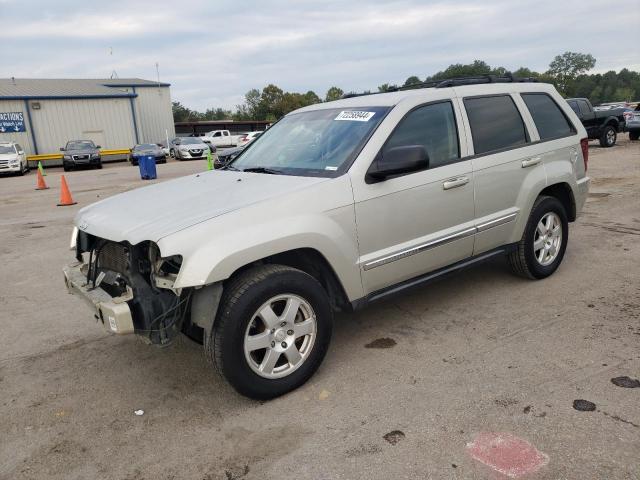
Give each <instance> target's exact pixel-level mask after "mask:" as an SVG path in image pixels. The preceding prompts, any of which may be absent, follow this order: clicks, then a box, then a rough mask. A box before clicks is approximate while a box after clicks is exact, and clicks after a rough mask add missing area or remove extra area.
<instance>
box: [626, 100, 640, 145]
mask: <svg viewBox="0 0 640 480" xmlns="http://www.w3.org/2000/svg"><path fill="white" fill-rule="evenodd" d="M625 117H626V119H627V121H626V128H627V132H629V140H638V137H640V104H638V105H636V107H635V109H633V110H632V111H630V112H627V113H626V114H625Z"/></svg>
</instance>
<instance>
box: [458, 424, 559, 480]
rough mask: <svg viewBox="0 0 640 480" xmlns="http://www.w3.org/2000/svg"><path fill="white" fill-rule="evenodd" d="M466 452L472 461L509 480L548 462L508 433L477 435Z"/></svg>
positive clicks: (531, 446)
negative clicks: (505, 476) (482, 464)
mask: <svg viewBox="0 0 640 480" xmlns="http://www.w3.org/2000/svg"><path fill="white" fill-rule="evenodd" d="M467 450H468V452H469V455H471V457H473V458H474V459H476V460H478V461H479V462H481V463H484V464H485V465H487V466H489V467H491V468H493V469H494V470H496V471H497V472H500V473H502V474H504V475H507V476H508V477H511V478H516V477H519V476H521V475H526V474H528V473H532V472H535V471H536V470H538V469H539V468H540V467H542V466H543V465H546V464H547V463H548V462H549V457H548V456H547V455H546V454H545V453H543V452H541V451H539V450H538V449H537V448H536V447H534V446H533V445H531V444H530V443H529V442H527V441H526V440H523V439H521V438H518V437H516V436H515V435H512V434H510V433H493V432H485V433H479V434H478V435H477V436H476V438H475V439H474V440H473V442H471V443H468V444H467Z"/></svg>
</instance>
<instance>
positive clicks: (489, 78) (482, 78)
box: [342, 72, 538, 98]
mask: <svg viewBox="0 0 640 480" xmlns="http://www.w3.org/2000/svg"><path fill="white" fill-rule="evenodd" d="M537 81H538V79H536V78H534V77H514V76H513V75H512V74H511V73H509V72H507V73H506V74H505V75H504V76H497V75H477V76H473V77H456V78H446V79H444V80H429V81H427V82H420V83H412V84H411V85H405V86H403V87H393V88H390V89H388V90H386V91H384V92H369V93H347V94H346V95H343V96H342V98H352V97H361V96H364V95H376V94H379V93H389V92H399V91H402V90H416V89H419V88H448V87H460V86H463V85H480V84H484V83H526V82H537Z"/></svg>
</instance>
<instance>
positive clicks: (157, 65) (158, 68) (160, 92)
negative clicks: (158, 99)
mask: <svg viewBox="0 0 640 480" xmlns="http://www.w3.org/2000/svg"><path fill="white" fill-rule="evenodd" d="M156 78H157V79H158V95H162V90H160V64H159V63H158V62H156Z"/></svg>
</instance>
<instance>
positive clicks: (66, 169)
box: [62, 162, 71, 172]
mask: <svg viewBox="0 0 640 480" xmlns="http://www.w3.org/2000/svg"><path fill="white" fill-rule="evenodd" d="M62 169H63V170H64V171H65V172H69V171H70V170H71V166H69V164H68V163H66V162H65V163H63V164H62Z"/></svg>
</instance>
